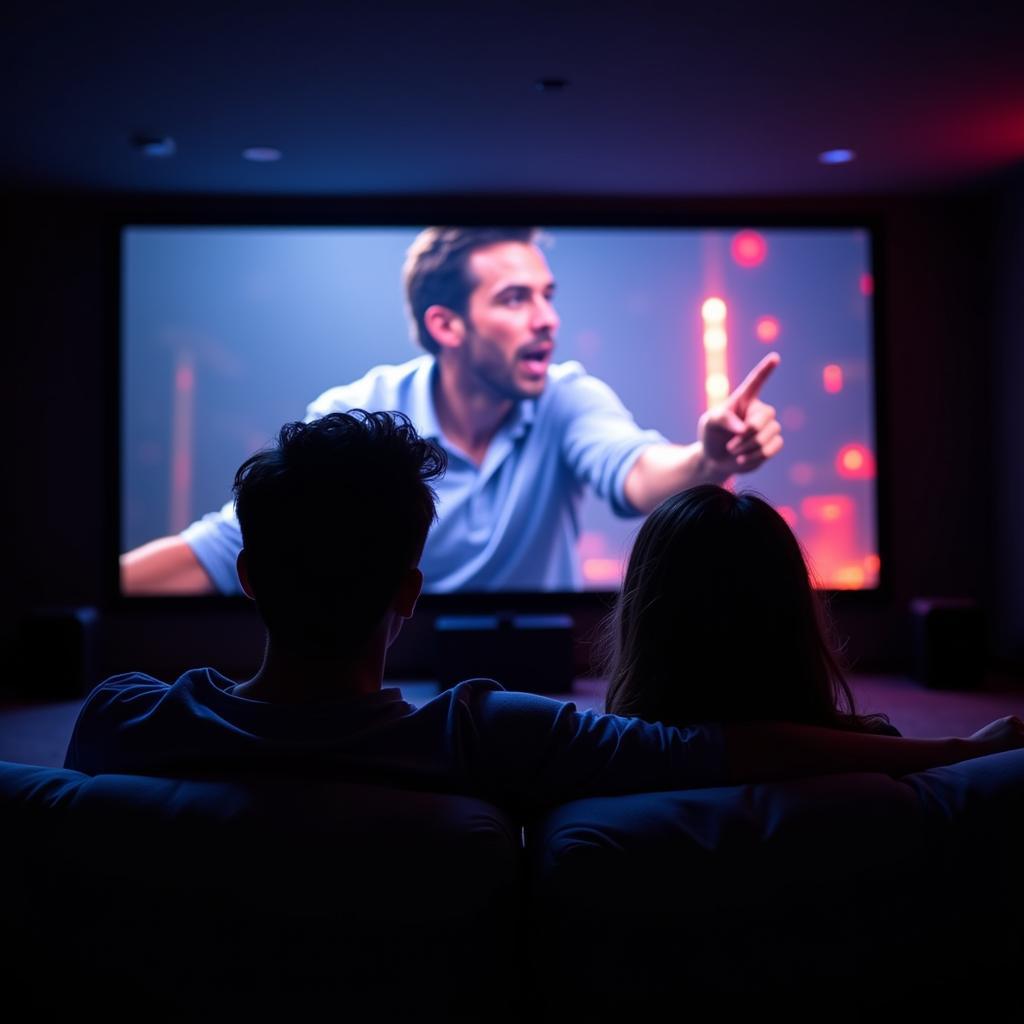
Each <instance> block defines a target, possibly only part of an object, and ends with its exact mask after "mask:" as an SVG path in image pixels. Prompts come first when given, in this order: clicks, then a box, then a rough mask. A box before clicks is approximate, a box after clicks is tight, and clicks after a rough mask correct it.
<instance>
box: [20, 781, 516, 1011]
mask: <svg viewBox="0 0 1024 1024" xmlns="http://www.w3.org/2000/svg"><path fill="white" fill-rule="evenodd" d="M0 809H2V813H3V818H4V834H5V836H6V837H7V838H6V842H5V847H6V848H5V851H4V854H3V856H4V859H5V861H6V863H5V864H4V877H5V878H8V879H14V878H18V879H20V885H19V886H18V891H19V897H18V899H19V900H20V906H17V905H15V904H14V903H9V904H8V906H9V912H10V911H13V914H12V916H13V915H14V914H19V913H20V914H22V915H25V916H26V918H27V922H28V925H27V929H26V927H25V926H24V924H23V923H22V924H20V925H19V926H18V928H16V929H15V928H13V927H12V928H11V929H9V930H8V934H9V935H12V936H13V935H15V934H18V935H20V938H21V947H20V948H21V949H22V950H29V949H31V950H32V957H31V959H32V960H33V962H34V963H35V964H37V965H41V966H42V968H43V973H44V977H45V973H46V971H47V970H49V969H50V967H51V965H54V964H60V968H59V971H56V972H55V974H56V975H57V977H60V978H63V979H64V980H63V981H61V984H62V985H67V984H68V981H67V971H68V970H71V971H72V972H73V975H74V978H75V981H74V982H73V984H74V985H77V986H85V987H87V988H89V989H90V990H91V991H92V992H93V993H94V994H96V995H98V996H105V997H106V999H105V1002H104V1004H105V1005H106V1006H107V1007H108V1008H109V1007H110V1005H111V1001H110V995H111V994H112V993H113V994H118V992H119V989H120V990H121V992H120V996H119V1001H121V997H123V1001H124V1002H125V1005H126V1007H127V1008H130V1007H132V1006H134V1007H135V1008H136V1009H138V1007H139V1006H140V1005H145V1006H147V1008H148V1009H147V1012H154V1011H159V1008H160V1006H161V1005H162V1006H163V1007H164V1009H165V1011H166V1014H167V1015H168V1016H170V1017H174V1015H176V1014H182V1015H184V1016H188V1017H193V1016H194V1014H195V1013H196V1012H198V1009H199V1008H200V1007H202V1008H203V1009H204V1011H210V1012H213V1011H212V1010H211V1007H220V1008H221V1009H222V1010H223V1011H225V1012H227V1011H228V1010H230V1012H231V1014H232V1017H233V1018H234V1017H235V1016H239V1017H240V1015H241V1014H242V1013H244V1012H246V1008H248V1011H249V1012H256V1011H257V1010H258V1011H260V1012H266V1013H268V1015H270V1007H271V1006H273V1005H278V1004H279V1005H280V1007H281V1008H282V1009H283V1010H287V1012H289V1013H295V1012H296V1011H297V1009H299V1008H300V1007H301V1006H302V1005H303V1004H304V1003H305V1004H307V1005H308V1006H309V1007H315V1006H319V1005H320V1004H321V1002H322V1000H323V999H325V998H335V999H336V998H337V994H338V992H344V993H345V998H346V1004H347V1006H348V1008H350V1009H353V1010H354V1009H355V1008H356V1007H362V1008H363V1012H379V1011H381V1010H382V1009H385V1008H389V1009H391V1010H392V1011H395V1010H397V1009H400V1008H406V1009H412V1010H414V1009H418V1008H421V1007H422V1005H423V1004H424V1001H426V1002H427V1003H430V1004H432V1005H435V1006H438V1007H444V1006H451V1007H457V1006H460V1005H476V1000H477V999H478V997H479V996H480V994H481V993H483V992H488V993H493V992H494V991H495V989H496V987H497V990H498V991H501V983H500V979H501V978H503V976H504V973H505V965H506V964H507V961H508V954H509V953H510V951H511V949H512V948H513V946H514V945H515V941H516V939H517V923H518V910H519V904H520V900H519V895H520V888H521V885H520V883H521V879H520V873H521V850H520V845H521V844H520V831H519V829H518V828H517V827H516V826H515V825H514V824H513V822H512V821H511V820H510V819H509V817H508V816H507V815H506V814H505V813H504V812H503V811H502V810H500V809H499V808H497V807H494V806H493V805H491V804H488V803H486V802H484V801H482V800H477V799H473V798H471V797H463V796H451V795H442V794H436V793H425V792H411V791H403V790H395V789H391V788H387V787H381V786H371V785H357V784H349V783H338V782H324V781H317V780H302V779H298V780H296V779H290V780H287V781H283V780H274V779H252V780H249V781H245V782H242V781H232V782H225V781H217V780H205V781H204V780H188V781H181V780H171V779H158V778H152V779H151V778H138V777H128V776H117V775H107V776H97V777H95V778H90V777H88V776H85V775H81V774H79V773H77V772H70V771H64V770H59V769H48V768H35V767H31V766H24V765H11V764H0ZM12 924H13V922H12ZM126 978H132V979H134V981H133V983H132V985H131V989H130V991H129V992H128V993H127V994H125V992H124V979H126ZM101 1001H104V1000H102V999H101ZM157 1015H159V1013H158V1012H157Z"/></svg>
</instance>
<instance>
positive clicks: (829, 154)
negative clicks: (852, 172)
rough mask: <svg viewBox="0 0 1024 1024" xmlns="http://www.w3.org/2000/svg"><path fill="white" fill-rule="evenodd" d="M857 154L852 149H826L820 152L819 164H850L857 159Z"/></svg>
mask: <svg viewBox="0 0 1024 1024" xmlns="http://www.w3.org/2000/svg"><path fill="white" fill-rule="evenodd" d="M856 158H857V154H856V153H854V151H853V150H852V149H826V150H825V152H824V153H819V154H818V163H819V164H848V163H849V162H850V161H851V160H855V159H856Z"/></svg>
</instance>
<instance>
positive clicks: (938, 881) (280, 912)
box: [0, 751, 1024, 1020]
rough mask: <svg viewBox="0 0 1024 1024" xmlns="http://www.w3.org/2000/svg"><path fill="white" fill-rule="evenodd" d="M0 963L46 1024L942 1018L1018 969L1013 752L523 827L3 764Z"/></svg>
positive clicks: (308, 783)
mask: <svg viewBox="0 0 1024 1024" xmlns="http://www.w3.org/2000/svg"><path fill="white" fill-rule="evenodd" d="M0 807H2V820H3V837H4V838H3V844H2V855H0V856H2V866H3V871H4V876H3V877H4V878H5V879H6V880H7V881H8V886H7V891H8V898H7V899H6V900H5V913H4V918H5V920H4V926H3V943H4V949H3V963H4V964H5V966H6V968H7V974H8V981H7V992H8V999H11V998H13V996H12V995H11V993H17V994H18V998H19V999H25V1000H28V1001H29V1003H30V1004H31V1005H33V1006H34V1007H35V1008H36V1010H37V1011H38V1012H39V1014H40V1018H39V1019H49V1017H50V1016H52V1015H53V1014H56V1013H64V1012H74V1013H75V1014H76V1015H78V1014H81V1013H83V1012H85V1011H86V1010H87V1009H98V1010H99V1011H100V1012H101V1013H102V1018H103V1019H105V1020H113V1019H122V1018H123V1019H128V1018H132V1019H140V1018H145V1019H147V1020H205V1019H209V1020H214V1019H216V1020H254V1019H268V1020H269V1019H289V1020H314V1019H317V1020H319V1019H323V1018H324V1017H325V1015H326V1016H327V1017H330V1018H332V1019H351V1020H367V1019H373V1018H387V1019H391V1018H399V1019H409V1020H411V1019H421V1018H422V1019H426V1018H435V1019H436V1018H441V1019H443V1018H446V1017H447V1018H455V1017H459V1018H465V1019H477V1020H501V1019H524V1020H525V1019H532V1018H533V1017H535V1016H537V1015H543V1014H550V1015H552V1016H555V1017H558V1018H564V1017H565V1016H566V1015H569V1016H572V1017H575V1016H577V1015H578V1014H580V1013H586V1014H589V1015H591V1016H597V1017H602V1016H607V1015H610V1014H614V1015H615V1016H616V1017H623V1015H625V1018H626V1019H630V1018H635V1017H636V1014H637V1013H638V1012H640V1013H642V1014H643V1019H646V1018H647V1016H653V1015H654V1013H655V1012H656V1010H657V1008H658V1007H661V1006H664V1005H665V1004H666V1002H669V1003H671V1001H673V1000H676V1001H678V999H679V998H680V995H681V994H682V993H685V995H686V999H687V1001H688V1005H696V1003H697V1002H699V1001H701V1000H705V1001H708V1002H709V1003H711V1004H714V1005H721V1004H722V1002H723V1000H724V1001H729V1000H732V999H739V998H743V997H750V998H752V999H765V998H775V997H782V998H787V999H791V998H792V997H794V996H795V995H800V996H801V997H808V996H812V997H813V996H815V995H816V994H817V993H830V994H832V995H833V996H834V994H835V993H836V992H842V993H845V995H844V1000H845V1005H852V1004H853V1002H855V1001H856V999H857V997H858V993H867V994H868V996H869V999H870V1000H877V999H878V998H879V995H878V994H879V993H882V992H884V993H886V994H887V995H886V998H887V999H890V998H894V997H895V996H898V995H903V996H908V997H912V998H914V999H916V1000H920V999H922V998H923V997H925V996H931V997H933V998H935V999H937V1000H940V1001H941V1000H945V999H952V998H954V997H957V996H958V995H963V994H964V993H969V992H970V991H972V987H973V986H975V985H977V984H979V983H982V982H983V983H985V984H991V983H993V982H998V980H999V979H1000V978H1002V977H1003V976H1004V975H1005V976H1006V977H1007V978H1009V977H1010V976H1011V975H1012V974H1015V972H1016V969H1018V968H1019V966H1020V964H1021V951H1022V932H1024V926H1022V919H1021V915H1020V910H1021V907H1022V903H1024V900H1022V898H1021V896H1020V894H1019V889H1020V871H1021V864H1022V861H1021V857H1020V854H1021V850H1022V844H1021V834H1022V827H1021V826H1022V822H1024V813H1022V812H1024V751H1015V752H1011V753H1006V754H998V755H993V756H990V757H986V758H981V759H978V760H975V761H971V762H964V763H963V764H959V765H953V766H950V767H947V768H941V769H934V770H932V771H928V772H921V773H919V774H916V775H911V776H908V777H907V778H905V779H902V780H894V779H890V778H888V777H886V776H880V775H866V774H863V775H837V776H829V777H821V778H813V779H805V780H799V781H794V782H789V783H785V784H771V785H752V786H738V787H730V788H722V789H712V790H689V791H681V792H670V793H648V794H639V795H636V796H625V797H614V798H605V799H591V800H581V801H577V802H574V803H571V804H567V805H564V806H561V807H556V808H552V809H551V810H550V811H549V812H548V813H547V814H546V815H543V816H542V817H541V818H540V819H538V820H534V821H528V822H525V821H521V820H519V819H518V818H517V817H516V816H514V815H513V814H511V813H510V812H508V811H506V810H503V809H501V808H499V807H496V806H493V805H491V804H488V803H486V802H484V801H481V800H477V799H474V798H470V797H465V796H454V795H444V794H436V793H424V792H412V791H403V790H395V789H389V788H386V787H380V786H370V785H357V784H351V783H343V782H324V781H322V780H307V779H291V780H288V781H282V780H275V779H249V780H247V781H244V782H238V781H235V782H224V781H215V780H210V781H203V780H172V779H150V778H136V777H128V776H116V775H110V776H97V777H95V778H90V777H88V776H84V775H81V774H79V773H76V772H70V771H65V770H60V769H52V768H38V767H32V766H27V765H15V764H6V763H4V764H0Z"/></svg>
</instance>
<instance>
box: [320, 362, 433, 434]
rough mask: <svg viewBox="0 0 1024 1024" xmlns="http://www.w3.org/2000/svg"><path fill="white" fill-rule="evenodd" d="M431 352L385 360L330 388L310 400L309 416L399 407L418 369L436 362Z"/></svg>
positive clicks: (423, 368)
mask: <svg viewBox="0 0 1024 1024" xmlns="http://www.w3.org/2000/svg"><path fill="white" fill-rule="evenodd" d="M433 363H434V357H433V356H431V355H422V356H417V357H416V358H415V359H410V360H408V361H407V362H404V363H397V364H395V363H382V364H381V365H380V366H374V367H372V368H371V369H369V370H367V372H366V373H365V374H363V376H362V377H359V378H358V379H357V380H354V381H351V382H350V383H348V384H340V385H338V386H337V387H333V388H328V389H327V390H326V391H325V392H323V394H321V395H319V396H318V397H317V398H315V399H314V400H313V401H312V402H310V404H309V408H308V409H307V412H306V416H307V418H308V419H316V418H318V417H320V416H326V415H327V414H328V413H331V412H345V411H347V410H348V409H362V408H366V409H393V408H399V407H400V405H401V404H402V401H403V399H404V393H405V391H406V389H407V388H408V387H409V385H410V383H411V382H412V380H413V378H414V377H415V376H416V374H417V373H419V372H422V371H424V370H427V369H429V368H430V367H431V366H433Z"/></svg>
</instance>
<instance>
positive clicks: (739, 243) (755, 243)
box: [731, 231, 768, 267]
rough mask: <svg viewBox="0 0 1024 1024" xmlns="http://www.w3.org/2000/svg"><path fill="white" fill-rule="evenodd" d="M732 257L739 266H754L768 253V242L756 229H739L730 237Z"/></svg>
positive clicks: (761, 261) (762, 260) (762, 261)
mask: <svg viewBox="0 0 1024 1024" xmlns="http://www.w3.org/2000/svg"><path fill="white" fill-rule="evenodd" d="M731 249H732V258H733V259H734V260H735V261H736V262H737V263H738V264H739V265H740V266H741V267H756V266H758V265H759V264H761V263H764V258H765V256H767V255H768V243H767V242H766V241H765V240H764V236H763V235H760V234H758V233H757V232H756V231H740V232H737V233H736V234H735V235H733V238H732V246H731Z"/></svg>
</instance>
